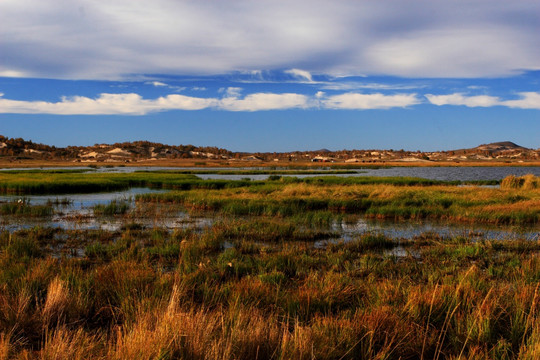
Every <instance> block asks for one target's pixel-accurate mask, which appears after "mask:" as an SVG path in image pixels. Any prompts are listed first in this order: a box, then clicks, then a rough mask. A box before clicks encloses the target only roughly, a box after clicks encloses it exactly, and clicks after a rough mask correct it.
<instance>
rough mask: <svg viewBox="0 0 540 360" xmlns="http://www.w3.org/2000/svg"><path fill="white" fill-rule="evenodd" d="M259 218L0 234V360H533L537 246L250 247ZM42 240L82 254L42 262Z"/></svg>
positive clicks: (374, 241)
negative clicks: (199, 226)
mask: <svg viewBox="0 0 540 360" xmlns="http://www.w3.org/2000/svg"><path fill="white" fill-rule="evenodd" d="M272 221H278V220H272ZM272 221H271V222H268V220H267V222H266V223H264V222H262V223H261V222H260V221H259V220H257V219H250V220H242V221H238V220H236V221H232V220H230V219H229V220H227V219H225V220H224V221H222V222H220V223H217V224H216V225H214V226H213V227H212V228H209V229H208V230H206V231H204V232H202V233H197V232H193V231H191V230H189V229H186V230H181V231H176V232H174V233H168V232H167V231H165V230H164V229H157V228H154V229H144V228H141V227H137V226H133V225H131V226H127V227H126V228H125V230H123V231H122V232H120V233H116V234H111V233H109V232H103V231H89V232H81V231H60V230H51V229H39V228H35V229H32V230H25V231H19V232H15V233H12V234H6V233H2V234H1V236H0V240H1V242H0V244H1V249H2V251H1V252H0V262H1V267H0V270H1V271H0V278H1V279H2V287H1V288H0V358H4V359H7V358H17V359H30V358H32V359H33V358H39V359H537V358H538V356H540V306H539V305H540V304H539V301H540V298H539V296H540V294H539V281H540V257H539V256H538V252H539V250H540V243H539V242H538V241H481V242H478V241H476V240H474V239H472V238H468V237H467V236H464V237H463V236H462V237H455V238H441V237H438V236H436V235H433V234H424V235H422V236H419V237H417V238H415V239H413V240H409V241H405V240H400V239H390V238H385V237H384V236H381V235H372V234H367V235H362V236H359V237H357V238H355V239H353V240H352V241H350V242H347V243H343V242H333V243H330V244H328V245H327V246H326V247H322V248H321V247H314V246H313V244H312V243H310V242H305V241H295V240H287V238H285V239H281V240H278V241H274V242H270V243H269V242H266V243H261V242H260V241H259V239H260V238H259V237H258V235H257V234H258V233H259V234H265V233H266V232H267V231H265V230H271V227H272V226H273V225H272ZM278 223H279V221H278ZM261 224H262V225H261ZM257 227H259V230H260V231H259V232H257V231H251V232H249V233H246V232H244V231H241V229H246V228H251V229H254V228H257ZM239 229H240V231H239ZM297 231H303V230H299V229H297ZM55 235H56V236H55ZM297 235H298V234H297ZM51 238H58V239H68V240H66V243H65V244H64V246H70V245H69V243H70V241H71V242H73V241H75V240H77V241H83V240H84V241H86V243H87V245H86V247H85V255H84V256H82V257H70V256H60V257H52V256H50V255H47V254H48V252H47V249H48V248H49V242H50V239H51ZM225 244H229V245H227V246H225ZM57 245H58V244H57ZM71 246H73V245H71ZM396 247H397V248H396ZM396 249H398V250H399V251H398V252H395V250H396ZM396 254H401V255H396Z"/></svg>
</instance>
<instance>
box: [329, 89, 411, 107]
mask: <svg viewBox="0 0 540 360" xmlns="http://www.w3.org/2000/svg"><path fill="white" fill-rule="evenodd" d="M420 102H421V101H420V99H419V98H418V97H417V95H416V94H395V95H384V94H381V93H375V94H359V93H346V94H340V95H333V96H329V97H327V98H326V99H324V100H321V103H322V104H323V107H325V108H327V109H349V110H367V109H390V108H394V107H401V108H403V107H408V106H412V105H417V104H420Z"/></svg>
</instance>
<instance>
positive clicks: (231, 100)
mask: <svg viewBox="0 0 540 360" xmlns="http://www.w3.org/2000/svg"><path fill="white" fill-rule="evenodd" d="M219 107H220V108H221V109H223V110H230V111H259V110H284V109H292V108H307V107H309V98H308V97H307V96H305V95H301V94H292V93H289V94H270V93H257V94H250V95H247V96H246V97H245V98H243V99H238V98H237V97H225V98H223V99H222V100H221V101H220V104H219Z"/></svg>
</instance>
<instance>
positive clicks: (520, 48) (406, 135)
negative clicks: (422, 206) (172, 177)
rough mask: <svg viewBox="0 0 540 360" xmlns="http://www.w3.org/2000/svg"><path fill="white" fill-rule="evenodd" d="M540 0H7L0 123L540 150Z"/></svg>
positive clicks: (72, 132) (86, 137) (237, 144)
mask: <svg viewBox="0 0 540 360" xmlns="http://www.w3.org/2000/svg"><path fill="white" fill-rule="evenodd" d="M539 18H540V3H539V2H538V1H529V0H523V1H519V2H508V1H499V0H494V1H451V2H449V1H427V0H426V1H424V0H421V1H420V0H416V1H406V2H405V1H398V0H391V1H379V2H373V1H345V0H344V1H339V2H328V1H287V2H285V1H266V0H261V1H227V2H222V1H205V2H200V1H171V0H157V1H153V2H134V1H127V0H125V1H124V0H122V1H121V0H111V1H107V2H100V1H91V0H87V1H81V0H76V1H69V2H66V1H60V0H51V1H46V2H43V1H37V0H4V1H2V2H0V23H2V24H3V25H2V27H1V28H0V134H2V135H5V136H8V137H23V138H25V139H30V140H32V141H35V142H42V143H47V144H51V145H57V146H66V145H92V144H95V143H114V142H121V141H134V140H149V141H156V142H163V143H168V144H194V145H200V146H219V147H224V148H227V149H230V150H233V151H292V150H315V149H319V148H323V147H324V148H329V149H332V150H340V149H353V148H356V149H374V148H378V149H390V148H392V149H402V148H403V149H407V150H418V149H419V150H424V151H430V150H448V149H456V148H463V147H473V146H476V145H478V144H480V143H487V142H494V141H503V140H510V141H514V142H516V143H518V144H520V145H523V146H526V147H531V148H539V147H540V37H538V34H539V33H540V22H539V21H538V19H539Z"/></svg>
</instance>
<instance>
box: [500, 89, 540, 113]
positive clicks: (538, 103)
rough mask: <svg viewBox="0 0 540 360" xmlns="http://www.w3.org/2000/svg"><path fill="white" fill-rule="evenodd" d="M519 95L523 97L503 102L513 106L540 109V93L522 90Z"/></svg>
mask: <svg viewBox="0 0 540 360" xmlns="http://www.w3.org/2000/svg"><path fill="white" fill-rule="evenodd" d="M519 95H520V96H521V99H518V100H506V101H504V102H503V103H502V104H503V105H505V106H508V107H511V108H518V109H537V110H540V93H536V92H521V93H519Z"/></svg>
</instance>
